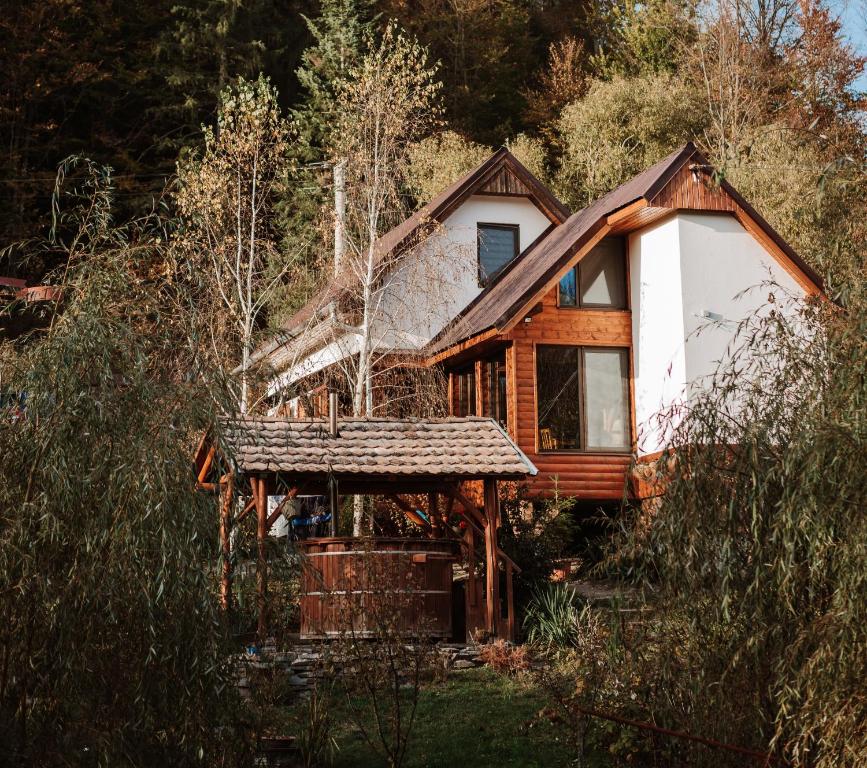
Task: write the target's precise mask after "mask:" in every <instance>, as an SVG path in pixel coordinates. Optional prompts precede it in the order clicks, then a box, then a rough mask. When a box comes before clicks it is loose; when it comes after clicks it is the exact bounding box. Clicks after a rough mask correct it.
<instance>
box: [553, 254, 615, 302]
mask: <svg viewBox="0 0 867 768" xmlns="http://www.w3.org/2000/svg"><path fill="white" fill-rule="evenodd" d="M559 304H560V306H561V307H587V308H605V309H626V244H625V241H624V239H623V238H622V237H606V238H604V239H603V240H601V241H600V242H599V243H598V244H597V245H596V247H595V248H593V249H592V250H591V251H590V253H588V254H587V255H586V256H585V257H584V258H583V259H581V261H579V262H578V265H577V266H576V267H575V268H574V269H570V270H569V272H568V273H566V275H564V276H563V278H562V280H560V295H559Z"/></svg>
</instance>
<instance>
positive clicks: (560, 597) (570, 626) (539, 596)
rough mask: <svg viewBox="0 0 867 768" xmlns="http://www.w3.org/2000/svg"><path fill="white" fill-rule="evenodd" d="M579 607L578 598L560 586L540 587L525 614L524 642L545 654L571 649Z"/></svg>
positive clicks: (572, 591) (536, 589)
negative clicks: (548, 651) (538, 647)
mask: <svg viewBox="0 0 867 768" xmlns="http://www.w3.org/2000/svg"><path fill="white" fill-rule="evenodd" d="M580 618H581V607H580V601H579V599H578V595H577V594H576V593H575V591H574V590H572V589H570V588H569V587H567V586H565V585H563V584H539V585H537V586H536V587H535V588H534V589H533V596H532V598H531V599H530V602H529V604H528V605H527V608H526V611H525V613H524V631H525V633H526V637H527V642H528V643H533V644H534V645H539V646H542V647H543V648H545V649H547V650H555V649H564V648H570V647H574V646H575V645H576V644H577V640H578V623H579V621H580Z"/></svg>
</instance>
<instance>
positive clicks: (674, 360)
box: [629, 218, 686, 454]
mask: <svg viewBox="0 0 867 768" xmlns="http://www.w3.org/2000/svg"><path fill="white" fill-rule="evenodd" d="M680 278H681V275H680V227H679V224H678V221H677V219H676V218H671V219H668V220H667V221H665V222H662V223H660V224H657V225H654V226H651V227H648V228H646V229H643V230H640V231H639V232H636V233H634V234H632V235H631V236H630V238H629V280H630V294H631V296H630V306H631V307H632V344H633V350H632V365H633V368H632V370H633V376H634V377H635V423H636V425H637V427H638V452H639V454H647V453H653V452H654V451H657V450H659V448H660V446H661V445H662V444H664V442H665V434H664V433H663V431H662V427H661V425H660V424H659V423H658V419H656V418H655V417H656V415H657V413H658V412H659V411H660V410H661V409H663V408H666V407H667V406H668V405H670V404H671V403H674V402H676V401H677V400H678V399H679V398H680V397H681V395H682V393H683V390H684V385H685V383H686V350H685V345H684V338H685V337H684V327H683V306H682V299H681V297H682V288H681V279H680Z"/></svg>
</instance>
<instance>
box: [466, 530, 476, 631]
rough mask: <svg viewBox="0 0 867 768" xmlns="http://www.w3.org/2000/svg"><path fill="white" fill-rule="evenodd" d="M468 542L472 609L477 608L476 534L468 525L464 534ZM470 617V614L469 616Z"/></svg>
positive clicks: (468, 588) (468, 583)
mask: <svg viewBox="0 0 867 768" xmlns="http://www.w3.org/2000/svg"><path fill="white" fill-rule="evenodd" d="M464 537H465V538H466V541H467V552H468V553H469V557H467V599H468V600H469V605H470V606H471V607H472V608H475V607H476V603H477V600H476V597H477V595H476V534H475V531H473V526H471V525H468V526H467V530H466V532H465V533H464ZM468 615H469V614H468Z"/></svg>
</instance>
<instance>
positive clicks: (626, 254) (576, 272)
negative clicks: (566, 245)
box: [557, 235, 630, 312]
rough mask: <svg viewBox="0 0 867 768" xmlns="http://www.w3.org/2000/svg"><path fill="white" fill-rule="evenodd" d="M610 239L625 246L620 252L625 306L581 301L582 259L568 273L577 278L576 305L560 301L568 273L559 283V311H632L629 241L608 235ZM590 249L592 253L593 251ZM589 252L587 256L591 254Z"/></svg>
mask: <svg viewBox="0 0 867 768" xmlns="http://www.w3.org/2000/svg"><path fill="white" fill-rule="evenodd" d="M608 237H613V238H617V239H618V240H620V241H621V243H622V244H623V247H622V248H621V251H620V256H621V259H622V260H623V299H624V301H623V306H622V307H615V306H612V305H611V304H585V303H584V302H582V300H581V274H580V272H579V269H580V267H581V261H583V260H584V259H583V258H582V259H581V261H579V262H578V263H577V264H574V265H573V266H572V267H571V269H569V270H568V272H572V273H573V274H574V276H575V303H574V304H563V303H561V301H560V282H561V281H562V280H563V277H565V276H566V273H564V274H563V276H562V277H561V278H560V280H558V281H557V308H558V309H594V310H601V311H603V312H628V311H629V309H630V296H629V241H628V239H627V238H626V237H624V236H623V235H608ZM605 239H607V238H605V237H603V238H601V239H600V240H599V241H598V242H597V243H596V245H594V246H593V248H596V246H598V245H600V244H601V243H602V241H603V240H605ZM593 248H591V249H590V251H592V250H593ZM590 251H588V252H587V253H586V254H585V256H586V255H589V254H590Z"/></svg>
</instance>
